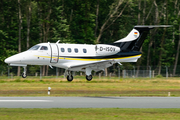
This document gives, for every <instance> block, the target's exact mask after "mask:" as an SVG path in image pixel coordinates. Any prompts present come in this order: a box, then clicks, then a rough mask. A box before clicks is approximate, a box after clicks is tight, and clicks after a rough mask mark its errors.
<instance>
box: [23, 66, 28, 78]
mask: <svg viewBox="0 0 180 120" xmlns="http://www.w3.org/2000/svg"><path fill="white" fill-rule="evenodd" d="M23 68H24V72H23V73H22V78H26V77H27V74H26V67H23Z"/></svg>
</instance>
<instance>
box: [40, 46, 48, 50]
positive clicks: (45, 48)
mask: <svg viewBox="0 0 180 120" xmlns="http://www.w3.org/2000/svg"><path fill="white" fill-rule="evenodd" d="M40 50H48V47H47V46H42V47H41V49H40Z"/></svg>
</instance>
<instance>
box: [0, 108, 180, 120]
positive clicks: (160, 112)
mask: <svg viewBox="0 0 180 120" xmlns="http://www.w3.org/2000/svg"><path fill="white" fill-rule="evenodd" d="M0 111H1V112H0V120H24V119H26V120H42V119H44V120H62V119H63V120H94V119H97V120H102V119H103V120H179V119H180V109H121V108H67V109H65V108H63V109H5V108H0Z"/></svg>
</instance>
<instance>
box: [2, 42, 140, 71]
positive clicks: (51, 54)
mask: <svg viewBox="0 0 180 120" xmlns="http://www.w3.org/2000/svg"><path fill="white" fill-rule="evenodd" d="M37 47H38V48H37ZM43 47H46V48H45V49H42V48H43ZM118 52H120V48H119V47H117V46H112V45H106V44H97V45H88V44H63V43H62V44H60V43H40V44H37V45H35V46H34V48H33V47H32V48H30V49H29V50H27V51H25V52H22V53H19V54H16V55H13V56H11V57H9V58H7V59H6V60H5V62H6V63H9V64H10V65H11V66H13V65H14V66H24V65H51V66H56V67H60V68H64V69H67V68H70V67H71V66H74V65H76V66H80V65H84V64H88V63H89V64H91V63H94V62H98V61H106V60H114V61H115V62H136V61H137V59H138V58H139V57H140V55H137V56H133V57H123V58H122V57H120V58H108V56H110V55H114V54H116V53H118ZM102 56H107V57H104V58H98V57H102ZM78 71H81V69H78ZM82 71H83V70H82Z"/></svg>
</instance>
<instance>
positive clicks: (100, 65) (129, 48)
mask: <svg viewBox="0 0 180 120" xmlns="http://www.w3.org/2000/svg"><path fill="white" fill-rule="evenodd" d="M156 27H171V26H170V25H151V26H143V25H136V26H134V28H133V29H132V30H131V32H130V33H129V34H128V35H127V36H126V37H125V38H123V39H120V40H117V41H115V42H114V43H110V44H96V45H90V44H65V43H59V41H60V40H58V41H57V42H56V43H50V42H48V43H40V44H37V45H35V46H33V47H31V48H30V49H28V50H27V51H24V52H22V53H18V54H15V55H13V56H11V57H8V58H6V59H5V63H8V64H9V65H10V66H22V67H23V68H24V72H23V73H22V77H23V78H26V77H27V74H26V67H27V65H49V66H50V67H51V68H52V66H54V67H58V68H64V69H65V76H67V80H68V81H72V80H73V76H72V74H71V71H82V72H85V74H86V79H87V80H88V81H91V80H92V78H93V77H92V74H91V72H92V70H94V71H95V72H98V71H101V70H104V69H105V68H108V67H110V66H112V65H113V64H115V63H118V64H120V65H122V64H121V63H122V62H137V60H138V59H139V58H140V57H141V55H142V53H141V52H140V48H141V46H142V44H143V42H144V40H145V39H146V37H147V35H148V33H149V30H151V29H153V28H156Z"/></svg>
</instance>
